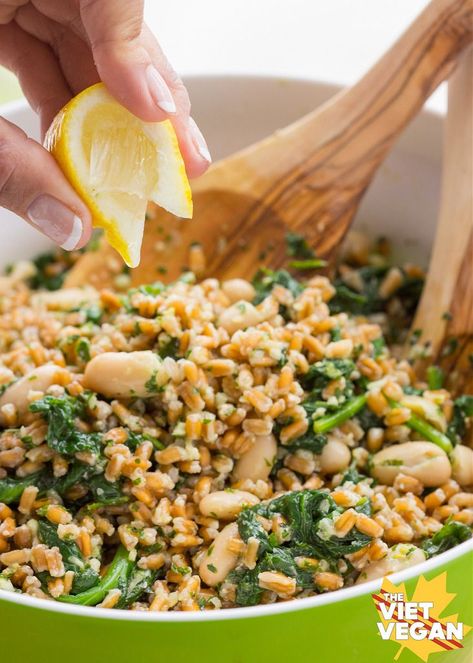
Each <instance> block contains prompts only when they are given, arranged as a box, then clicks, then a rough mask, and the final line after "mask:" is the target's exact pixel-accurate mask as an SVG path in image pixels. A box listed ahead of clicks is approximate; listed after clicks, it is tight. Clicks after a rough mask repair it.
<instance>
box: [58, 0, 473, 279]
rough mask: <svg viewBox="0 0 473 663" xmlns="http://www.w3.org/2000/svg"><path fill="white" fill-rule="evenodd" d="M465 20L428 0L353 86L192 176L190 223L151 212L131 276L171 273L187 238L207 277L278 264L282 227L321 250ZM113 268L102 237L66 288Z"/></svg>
mask: <svg viewBox="0 0 473 663" xmlns="http://www.w3.org/2000/svg"><path fill="white" fill-rule="evenodd" d="M472 19H473V3H472V0H433V2H432V3H431V4H430V5H429V6H428V7H427V8H426V9H425V11H424V12H423V13H422V14H421V15H420V16H419V17H418V18H417V19H416V20H415V21H414V23H413V24H412V25H411V26H410V27H409V29H408V30H407V31H406V32H405V34H404V35H402V36H401V38H400V39H399V40H398V41H397V43H396V44H395V45H394V46H393V47H392V48H391V49H390V50H389V51H388V52H387V53H386V54H385V55H384V57H382V59H381V60H380V61H379V62H378V63H377V64H376V65H375V66H374V67H373V68H372V69H371V70H370V71H369V72H368V73H367V74H366V75H365V76H364V77H363V78H362V79H361V80H360V81H359V82H358V83H357V84H356V85H355V86H353V87H352V88H351V89H348V90H346V91H343V92H341V93H340V94H338V95H336V96H335V97H334V98H333V99H331V100H330V101H329V102H328V103H326V104H324V105H323V106H322V107H321V108H319V109H317V110H315V111H314V112H312V113H310V114H309V115H307V116H306V117H304V118H302V119H301V120H299V121H298V122H296V123H294V124H292V125H290V126H289V127H287V128H285V129H282V130H280V131H277V132H276V133H275V134H273V135H272V136H270V137H268V138H266V139H265V140H263V141H261V142H258V143H256V144H255V145H252V146H251V147H248V148H247V149H245V150H243V151H241V152H239V153H237V154H235V155H234V156H231V157H229V158H227V159H224V160H222V161H220V162H219V163H217V164H215V165H214V166H213V167H212V168H211V169H210V170H209V171H208V172H207V173H206V174H205V175H204V176H203V177H201V178H200V179H199V180H197V181H196V182H195V183H194V185H193V193H194V209H195V212H194V220H193V221H190V222H186V221H182V220H180V219H176V218H174V217H172V216H171V215H170V214H168V213H166V212H164V211H163V210H161V209H154V210H152V211H151V214H150V218H149V220H148V221H147V223H146V224H145V235H144V241H143V248H142V257H141V264H140V265H139V266H138V267H137V268H136V269H134V270H132V273H131V278H132V283H133V285H137V284H140V283H149V282H153V281H156V280H158V279H159V280H163V274H165V277H164V280H174V279H175V278H177V277H178V276H179V275H180V274H181V272H182V271H183V270H184V269H185V268H186V267H188V266H189V257H188V254H189V246H190V245H191V243H193V242H196V241H197V242H200V243H201V244H202V247H203V250H204V253H205V256H206V258H207V274H208V275H211V276H216V277H219V278H229V277H234V276H246V277H248V278H249V277H251V276H252V275H253V274H254V273H255V271H256V269H257V267H258V266H259V265H260V264H262V263H263V264H266V265H268V264H269V265H271V266H272V267H280V266H282V265H283V264H284V263H285V260H286V245H285V235H286V233H287V231H293V232H297V233H300V234H303V235H304V236H305V237H306V239H307V240H308V242H309V244H310V245H311V246H313V247H314V248H315V250H316V251H317V254H318V255H319V256H321V257H326V258H331V257H332V256H333V254H334V252H335V250H336V248H337V247H338V245H339V243H340V241H341V239H342V238H343V236H344V235H345V233H346V231H347V229H348V227H349V225H350V223H351V220H352V218H353V215H354V214H355V212H356V210H357V208H358V205H359V203H360V200H361V198H362V196H363V194H364V192H365V190H366V188H367V187H368V185H369V184H370V182H371V180H372V179H373V176H374V175H375V173H376V171H377V169H378V167H379V165H380V164H381V162H382V161H383V159H384V158H385V157H386V155H387V153H388V152H389V150H390V148H391V146H392V144H393V143H394V141H395V139H396V138H397V137H398V135H399V134H400V133H401V131H402V130H403V129H404V127H405V126H406V124H407V123H408V122H409V121H410V120H411V119H412V118H413V117H414V116H415V115H416V113H417V112H418V110H419V109H420V108H421V107H422V105H423V103H424V101H425V100H426V99H427V98H428V97H429V96H430V94H431V93H432V91H433V90H435V88H436V87H437V86H438V85H439V83H440V82H441V81H442V80H444V79H445V78H446V77H447V76H448V75H449V73H450V71H451V69H452V67H453V65H454V63H455V60H456V58H457V56H458V55H459V53H460V52H461V51H462V50H463V49H464V48H465V47H466V45H467V44H468V43H469V42H471V40H472V30H473V27H472ZM250 120H251V118H250V119H249V121H250ZM121 269H122V263H121V261H120V260H119V259H117V256H116V254H115V252H114V251H113V250H112V249H111V248H110V247H108V246H107V245H106V243H105V242H104V241H102V242H101V244H100V248H99V250H98V251H96V252H90V253H87V254H85V255H84V256H83V257H82V258H81V259H80V260H79V261H78V263H77V265H76V267H75V268H74V269H73V270H72V271H71V273H70V275H69V277H68V279H67V282H66V285H68V286H74V285H80V284H84V283H91V284H93V285H97V286H99V287H104V286H105V285H107V284H109V283H111V282H112V280H113V277H114V276H115V275H116V274H117V272H119V271H121Z"/></svg>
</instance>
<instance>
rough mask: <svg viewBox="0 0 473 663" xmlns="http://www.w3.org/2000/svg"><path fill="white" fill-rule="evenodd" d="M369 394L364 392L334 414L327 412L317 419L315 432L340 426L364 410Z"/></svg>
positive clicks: (326, 430) (314, 424) (325, 431)
mask: <svg viewBox="0 0 473 663" xmlns="http://www.w3.org/2000/svg"><path fill="white" fill-rule="evenodd" d="M366 400H367V395H366V394H362V395H361V396H355V398H353V399H352V400H351V401H348V403H346V404H345V405H342V407H341V408H340V409H339V410H337V411H336V412H334V413H333V414H327V415H325V416H323V417H320V418H319V419H315V421H314V423H313V429H314V432H315V433H327V432H328V431H330V430H332V428H335V427H336V426H340V425H341V424H343V423H344V422H345V421H347V420H348V419H351V418H352V417H354V416H355V414H357V412H359V411H360V410H362V409H363V408H364V407H365V405H366Z"/></svg>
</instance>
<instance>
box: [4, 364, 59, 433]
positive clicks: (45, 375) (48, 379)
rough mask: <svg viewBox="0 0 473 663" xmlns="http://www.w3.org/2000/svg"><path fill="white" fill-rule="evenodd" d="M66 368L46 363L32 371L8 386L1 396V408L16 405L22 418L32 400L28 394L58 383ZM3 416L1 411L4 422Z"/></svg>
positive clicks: (44, 389)
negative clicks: (8, 404)
mask: <svg viewBox="0 0 473 663" xmlns="http://www.w3.org/2000/svg"><path fill="white" fill-rule="evenodd" d="M63 373H65V370H64V369H63V368H61V367H60V366H56V364H44V365H43V366H38V368H35V369H34V370H32V371H30V372H29V373H27V374H26V375H24V376H23V377H22V378H20V379H19V380H17V381H16V382H14V383H13V384H12V385H10V386H9V387H7V389H5V391H4V392H3V394H2V395H1V396H0V408H1V407H3V405H6V404H7V403H11V404H12V405H14V406H15V407H16V410H17V413H18V415H19V416H20V418H21V417H22V416H23V415H24V414H26V412H27V411H28V407H29V405H30V401H29V400H28V394H29V392H30V391H46V390H47V389H49V387H50V386H51V385H53V384H56V383H57V381H58V379H59V378H60V376H61V374H63ZM2 419H3V417H2V415H1V413H0V423H2V424H3V421H2Z"/></svg>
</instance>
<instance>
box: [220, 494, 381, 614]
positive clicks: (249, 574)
mask: <svg viewBox="0 0 473 663" xmlns="http://www.w3.org/2000/svg"><path fill="white" fill-rule="evenodd" d="M355 508H356V510H358V511H359V512H360V513H367V514H369V513H370V512H371V504H370V501H369V500H368V499H362V500H360V502H359V504H358V505H357V506H356V507H355ZM340 511H341V510H340V508H339V507H337V505H336V503H335V502H334V500H333V499H332V498H331V497H330V495H328V494H327V493H325V492H323V491H320V490H301V491H293V492H290V493H286V494H284V495H280V496H279V497H276V498H275V499H273V500H271V501H270V502H267V503H262V504H257V505H256V506H254V507H249V508H247V509H244V510H243V511H242V512H241V513H240V515H239V516H238V519H237V523H238V531H239V534H240V536H241V538H242V539H243V540H244V541H245V542H247V541H248V539H249V538H250V537H254V538H256V539H257V540H258V541H259V548H258V559H257V564H256V566H255V568H254V569H251V570H250V569H244V568H241V569H236V570H235V571H233V572H232V573H231V574H229V576H228V578H227V580H228V581H230V582H233V583H235V584H236V602H237V603H238V604H239V605H255V604H257V603H259V602H260V600H261V595H262V589H261V588H260V587H259V585H258V575H259V574H260V573H261V572H263V571H280V572H281V573H284V574H285V575H287V576H289V577H291V578H295V580H296V585H297V587H299V588H313V587H314V580H313V574H314V570H315V566H314V564H315V565H316V564H317V562H314V564H304V561H303V560H304V558H308V559H309V560H310V559H315V560H320V559H325V560H326V561H328V562H329V565H330V567H331V568H333V569H334V570H335V569H336V562H337V560H339V559H340V558H341V557H343V556H344V555H347V554H349V553H352V552H355V551H357V550H359V549H360V548H363V547H364V546H366V545H367V544H368V543H369V542H370V541H371V538H370V537H369V536H366V535H365V534H362V533H361V532H359V531H358V530H357V529H356V528H353V529H352V530H351V531H350V532H349V533H348V534H347V535H346V536H344V537H342V538H339V537H337V536H334V535H332V534H331V531H332V528H331V523H332V517H333V516H335V515H337V513H340ZM275 514H278V515H281V516H282V517H283V518H284V520H285V522H286V528H285V531H284V530H283V532H282V536H280V537H278V538H276V537H275V536H274V534H270V535H268V533H267V532H266V530H265V529H264V528H263V526H262V525H261V523H260V522H259V521H258V516H261V517H263V518H267V519H271V518H272V516H274V515H275ZM326 532H327V533H328V534H326Z"/></svg>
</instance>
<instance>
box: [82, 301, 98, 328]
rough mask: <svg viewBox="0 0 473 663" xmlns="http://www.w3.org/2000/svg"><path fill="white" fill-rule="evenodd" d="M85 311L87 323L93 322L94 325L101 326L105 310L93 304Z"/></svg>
mask: <svg viewBox="0 0 473 663" xmlns="http://www.w3.org/2000/svg"><path fill="white" fill-rule="evenodd" d="M79 310H83V311H84V314H85V320H86V322H92V323H93V324H94V325H99V324H100V323H101V321H102V315H103V309H101V308H100V306H99V305H98V304H91V305H90V306H89V307H87V308H86V309H79Z"/></svg>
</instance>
